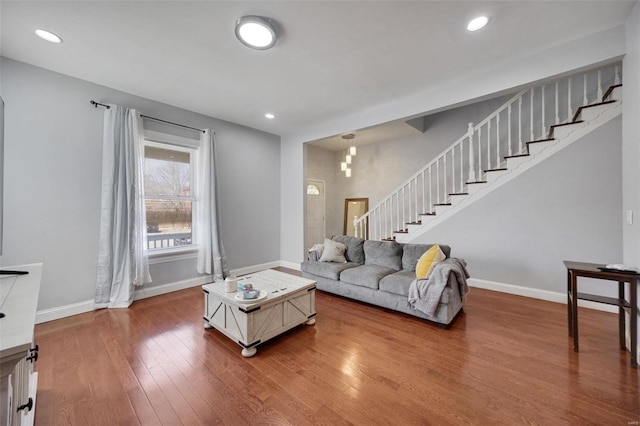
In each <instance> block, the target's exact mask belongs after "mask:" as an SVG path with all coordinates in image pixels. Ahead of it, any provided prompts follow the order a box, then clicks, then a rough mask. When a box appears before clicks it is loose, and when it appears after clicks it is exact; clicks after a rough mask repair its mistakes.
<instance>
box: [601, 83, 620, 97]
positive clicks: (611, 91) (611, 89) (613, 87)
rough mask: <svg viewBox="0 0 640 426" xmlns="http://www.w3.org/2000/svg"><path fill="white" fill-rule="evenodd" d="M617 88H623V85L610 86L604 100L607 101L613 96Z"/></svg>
mask: <svg viewBox="0 0 640 426" xmlns="http://www.w3.org/2000/svg"><path fill="white" fill-rule="evenodd" d="M616 87H622V84H614V85H613V86H610V87H609V88H608V89H607V91H606V92H605V93H604V96H603V97H602V100H603V101H604V100H606V99H607V98H608V97H609V96H611V93H613V91H614V90H615V88H616Z"/></svg>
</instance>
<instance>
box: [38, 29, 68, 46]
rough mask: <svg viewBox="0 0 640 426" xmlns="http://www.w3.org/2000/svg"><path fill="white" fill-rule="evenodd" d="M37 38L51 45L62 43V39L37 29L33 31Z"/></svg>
mask: <svg viewBox="0 0 640 426" xmlns="http://www.w3.org/2000/svg"><path fill="white" fill-rule="evenodd" d="M34 32H35V33H36V35H37V36H38V37H40V38H41V39H43V40H47V41H50V42H51V43H62V39H61V38H60V37H58V36H57V35H55V34H54V33H52V32H49V31H45V30H41V29H37V30H35V31H34Z"/></svg>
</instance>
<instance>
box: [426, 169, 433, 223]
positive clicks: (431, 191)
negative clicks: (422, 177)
mask: <svg viewBox="0 0 640 426" xmlns="http://www.w3.org/2000/svg"><path fill="white" fill-rule="evenodd" d="M432 194H433V173H432V172H431V166H429V211H428V212H427V213H433V198H431V195H432Z"/></svg>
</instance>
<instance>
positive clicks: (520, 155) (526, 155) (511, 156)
mask: <svg viewBox="0 0 640 426" xmlns="http://www.w3.org/2000/svg"><path fill="white" fill-rule="evenodd" d="M530 155H531V154H515V155H507V156H506V157H504V159H505V160H506V159H507V158H519V157H528V156H530Z"/></svg>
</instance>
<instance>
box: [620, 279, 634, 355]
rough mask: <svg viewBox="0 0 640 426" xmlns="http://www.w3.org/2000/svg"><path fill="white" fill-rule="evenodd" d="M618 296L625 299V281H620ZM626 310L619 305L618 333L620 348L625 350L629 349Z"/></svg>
mask: <svg viewBox="0 0 640 426" xmlns="http://www.w3.org/2000/svg"><path fill="white" fill-rule="evenodd" d="M632 285H633V283H630V284H629V286H632ZM618 298H619V299H620V300H624V282H622V281H619V282H618ZM624 317H625V312H624V308H623V307H622V306H618V334H619V338H620V349H622V350H623V351H626V350H627V345H626V342H625V338H624V334H625V331H626V330H625V324H624V323H625V318H624Z"/></svg>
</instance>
